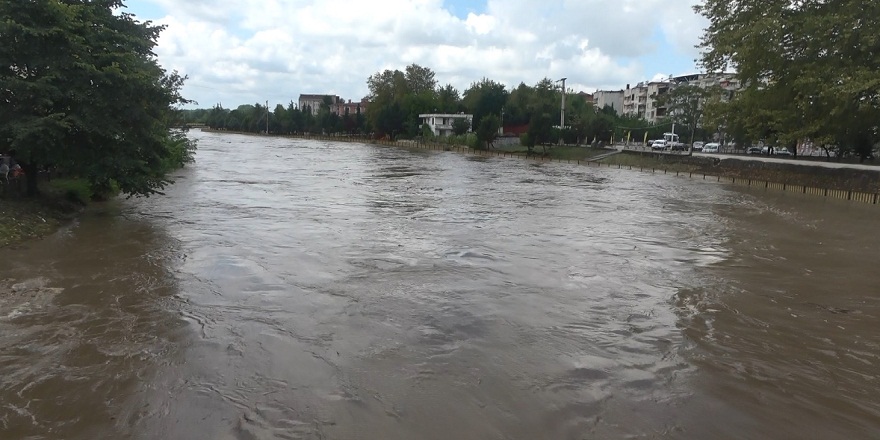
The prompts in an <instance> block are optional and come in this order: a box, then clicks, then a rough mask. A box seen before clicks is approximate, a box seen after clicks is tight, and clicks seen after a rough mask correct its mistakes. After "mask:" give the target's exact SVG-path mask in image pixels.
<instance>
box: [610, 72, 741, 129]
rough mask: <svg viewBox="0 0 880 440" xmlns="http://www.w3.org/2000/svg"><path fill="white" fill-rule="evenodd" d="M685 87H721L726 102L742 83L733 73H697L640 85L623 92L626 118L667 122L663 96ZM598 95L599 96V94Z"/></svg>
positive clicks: (627, 88) (627, 87)
mask: <svg viewBox="0 0 880 440" xmlns="http://www.w3.org/2000/svg"><path fill="white" fill-rule="evenodd" d="M683 84H691V85H696V86H698V87H701V88H710V87H716V86H717V87H719V88H720V90H721V91H722V92H723V93H724V94H725V96H724V99H730V98H732V97H733V94H734V93H735V92H736V91H737V90H739V89H740V83H739V81H738V80H737V79H736V76H735V75H734V74H732V73H697V74H692V75H681V76H676V77H669V79H667V80H663V81H648V82H640V83H638V84H636V85H635V87H630V86H629V84H627V85H626V90H624V91H623V114H624V115H628V116H635V117H638V118H641V119H644V120H646V121H649V122H651V123H657V122H660V121H661V120H663V119H664V118H666V117H667V116H669V115H668V112H667V109H666V107H665V106H664V105H662V104H660V102H661V101H662V97H663V95H665V94H666V93H668V92H669V91H670V90H672V89H673V88H675V87H676V86H679V85H683ZM597 93H598V92H597Z"/></svg>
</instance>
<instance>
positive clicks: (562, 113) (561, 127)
mask: <svg viewBox="0 0 880 440" xmlns="http://www.w3.org/2000/svg"><path fill="white" fill-rule="evenodd" d="M567 79H568V78H562V79H560V80H557V81H556V82H560V81H562V104H561V105H560V112H559V144H560V145H561V144H562V142H563V139H562V130H564V129H565V80H567Z"/></svg>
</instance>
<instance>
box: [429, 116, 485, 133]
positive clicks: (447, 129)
mask: <svg viewBox="0 0 880 440" xmlns="http://www.w3.org/2000/svg"><path fill="white" fill-rule="evenodd" d="M419 119H421V121H422V124H426V125H427V126H428V127H430V128H431V132H432V133H434V136H450V135H452V124H453V123H454V122H455V120H456V119H465V120H467V121H468V127H472V126H473V125H474V115H469V114H465V113H458V114H451V113H427V114H421V115H419ZM468 131H471V128H468Z"/></svg>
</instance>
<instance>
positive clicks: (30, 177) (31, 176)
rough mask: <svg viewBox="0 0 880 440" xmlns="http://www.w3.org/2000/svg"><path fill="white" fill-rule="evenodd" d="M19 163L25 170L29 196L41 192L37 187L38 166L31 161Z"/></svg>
mask: <svg viewBox="0 0 880 440" xmlns="http://www.w3.org/2000/svg"><path fill="white" fill-rule="evenodd" d="M19 165H21V169H22V170H24V178H25V183H26V184H27V185H26V188H27V196H28V197H35V196H36V195H37V194H39V192H40V191H39V189H38V188H37V178H38V177H39V176H38V175H37V166H36V165H35V164H31V163H23V164H19Z"/></svg>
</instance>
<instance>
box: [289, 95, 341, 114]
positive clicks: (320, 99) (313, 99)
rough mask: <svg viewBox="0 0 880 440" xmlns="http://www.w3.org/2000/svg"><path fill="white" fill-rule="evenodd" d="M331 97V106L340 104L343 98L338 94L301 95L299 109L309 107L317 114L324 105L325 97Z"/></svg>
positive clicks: (303, 109)
mask: <svg viewBox="0 0 880 440" xmlns="http://www.w3.org/2000/svg"><path fill="white" fill-rule="evenodd" d="M327 97H329V98H330V107H331V108H332V107H333V106H334V105H336V104H338V103H339V102H340V101H342V99H340V98H339V97H338V96H336V95H299V109H300V110H302V111H305V110H306V109H309V110H310V111H311V112H312V114H313V115H317V114H318V111H320V110H321V106H322V105H324V98H327Z"/></svg>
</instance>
